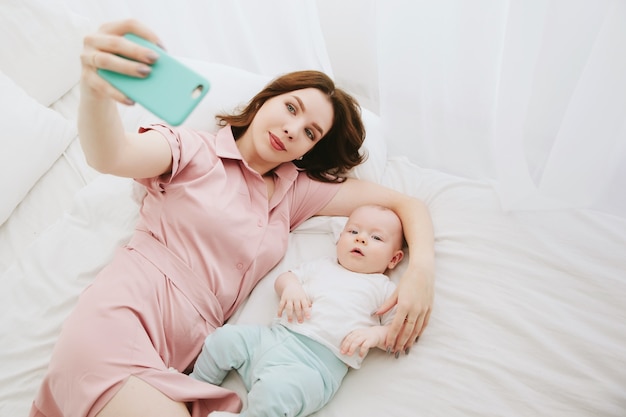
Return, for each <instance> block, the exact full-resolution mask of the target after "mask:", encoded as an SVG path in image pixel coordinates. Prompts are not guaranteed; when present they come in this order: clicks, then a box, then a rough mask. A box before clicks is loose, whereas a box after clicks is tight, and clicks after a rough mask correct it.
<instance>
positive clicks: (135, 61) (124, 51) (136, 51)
mask: <svg viewBox="0 0 626 417" xmlns="http://www.w3.org/2000/svg"><path fill="white" fill-rule="evenodd" d="M126 33H134V34H136V35H137V36H140V37H142V38H144V39H146V40H148V41H150V42H153V43H156V44H160V43H161V42H160V41H159V38H158V37H157V36H156V35H155V34H154V33H153V32H152V31H151V30H150V29H148V28H147V27H146V26H144V25H143V24H141V23H140V22H138V21H136V20H132V19H128V20H123V21H119V22H111V23H105V24H103V25H102V26H101V27H100V28H99V30H98V31H97V32H95V33H93V34H90V35H87V36H86V37H85V39H84V45H83V51H82V53H81V56H80V61H81V64H82V77H81V82H82V94H86V93H92V94H94V95H95V96H97V97H100V98H106V97H110V98H112V99H113V100H115V101H118V102H120V103H124V104H133V102H132V100H130V99H129V98H128V97H126V96H125V95H124V94H123V93H121V92H120V91H118V90H117V89H116V88H114V87H113V86H112V85H111V84H109V83H108V82H106V81H105V80H104V79H102V78H101V77H100V76H99V75H98V73H97V72H96V70H97V69H98V68H103V69H107V70H110V71H115V72H119V73H122V74H127V75H131V76H134V77H146V76H147V75H148V74H150V71H151V67H150V65H151V64H153V63H154V62H155V61H156V60H157V59H158V55H157V54H156V53H155V52H154V51H152V50H150V49H149V48H145V47H143V46H139V45H137V44H136V43H134V42H132V41H130V40H128V39H126V38H124V37H123V36H122V35H124V34H126Z"/></svg>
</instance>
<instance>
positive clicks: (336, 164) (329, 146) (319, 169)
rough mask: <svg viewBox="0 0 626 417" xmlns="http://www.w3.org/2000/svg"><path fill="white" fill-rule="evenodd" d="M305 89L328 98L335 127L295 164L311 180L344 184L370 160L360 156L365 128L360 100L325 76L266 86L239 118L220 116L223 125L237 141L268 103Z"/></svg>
mask: <svg viewBox="0 0 626 417" xmlns="http://www.w3.org/2000/svg"><path fill="white" fill-rule="evenodd" d="M305 88H316V89H318V90H320V91H321V92H323V93H324V94H326V95H327V96H328V98H329V100H330V102H331V103H332V106H333V124H332V127H331V128H330V130H329V131H328V132H327V133H326V135H324V137H323V138H322V139H321V140H320V141H319V142H318V143H317V144H316V145H315V146H314V147H313V149H311V150H310V151H309V152H307V153H306V155H304V156H303V157H302V159H301V160H297V161H293V162H294V163H295V164H296V166H297V167H298V168H301V169H303V170H305V171H306V172H307V174H308V175H309V177H311V178H314V179H317V180H320V181H325V182H342V181H344V179H345V175H346V173H347V172H348V171H349V170H350V169H352V168H354V167H355V166H357V165H359V164H360V163H362V162H363V161H364V160H365V158H366V157H367V155H365V154H362V153H361V152H360V149H361V145H363V141H364V140H365V127H364V126H363V121H362V120H361V108H360V107H359V104H358V103H357V102H356V100H355V99H354V98H353V97H352V96H350V95H349V94H348V93H346V92H345V91H343V90H341V89H339V88H336V87H335V83H334V82H333V80H331V79H330V77H328V76H327V75H326V74H324V73H323V72H320V71H296V72H291V73H288V74H285V75H282V76H280V77H278V78H276V79H274V80H273V81H271V82H270V83H269V84H268V85H266V86H265V88H263V90H261V91H260V92H259V93H258V94H257V95H255V96H254V97H253V98H252V100H250V102H249V103H248V104H247V105H246V106H245V107H244V108H243V110H241V112H239V113H238V114H220V115H218V116H217V118H218V120H219V124H220V125H221V126H225V125H230V126H231V129H232V131H233V135H234V137H235V139H239V138H240V137H241V135H243V134H244V132H245V131H246V130H247V129H248V127H249V126H250V124H251V123H252V120H253V119H254V117H255V116H256V114H257V112H258V110H259V109H260V108H261V106H262V105H263V104H264V103H265V102H266V101H267V100H268V99H270V98H272V97H276V96H278V95H281V94H285V93H288V92H291V91H295V90H302V89H305Z"/></svg>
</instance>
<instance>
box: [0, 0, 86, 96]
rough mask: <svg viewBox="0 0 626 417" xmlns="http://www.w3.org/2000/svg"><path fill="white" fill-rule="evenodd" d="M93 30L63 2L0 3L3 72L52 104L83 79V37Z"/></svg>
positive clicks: (12, 0) (17, 0)
mask: <svg viewBox="0 0 626 417" xmlns="http://www.w3.org/2000/svg"><path fill="white" fill-rule="evenodd" d="M92 29H93V28H92V27H91V25H90V23H89V21H88V20H87V19H85V18H82V17H80V16H78V15H76V14H75V13H72V12H71V11H70V10H69V9H68V8H67V6H66V5H65V3H64V2H62V1H59V0H46V1H41V0H9V1H2V2H0V71H2V72H4V73H5V74H7V75H8V76H9V77H11V78H12V79H13V80H14V81H15V82H16V83H17V84H18V85H19V86H21V87H22V88H23V89H24V90H25V91H26V92H27V93H28V94H29V95H31V96H32V97H34V98H35V99H36V100H37V101H39V102H40V103H41V104H43V105H44V106H46V107H47V106H49V105H50V104H52V103H53V102H54V101H55V100H57V99H58V98H59V97H61V96H62V95H63V94H65V92H67V91H68V90H69V89H70V88H71V87H72V86H73V85H74V84H76V83H77V82H78V80H79V77H80V60H79V55H80V51H81V50H82V41H83V37H84V36H85V35H86V34H87V33H89V32H90V31H91V30H92Z"/></svg>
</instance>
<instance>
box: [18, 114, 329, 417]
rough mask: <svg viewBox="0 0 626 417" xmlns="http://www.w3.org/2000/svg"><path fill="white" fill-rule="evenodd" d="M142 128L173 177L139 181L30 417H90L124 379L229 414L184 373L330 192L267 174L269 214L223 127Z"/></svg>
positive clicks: (226, 395) (211, 391)
mask: <svg viewBox="0 0 626 417" xmlns="http://www.w3.org/2000/svg"><path fill="white" fill-rule="evenodd" d="M148 129H154V130H157V131H159V132H161V133H162V134H163V135H165V136H166V137H167V139H168V141H169V142H170V146H171V149H172V154H173V167H172V174H170V175H168V176H163V177H158V178H151V179H145V180H138V181H139V182H140V183H142V184H144V185H145V186H146V188H147V190H148V193H147V195H146V197H145V199H144V202H143V205H142V207H141V213H140V220H139V222H138V224H137V230H136V232H135V234H134V236H133V238H132V239H131V241H130V242H129V244H128V245H126V246H125V247H123V248H120V249H118V250H117V252H116V254H115V256H114V259H113V260H112V262H111V263H110V264H109V265H108V266H106V267H105V268H104V269H103V270H102V271H101V272H100V273H99V274H98V276H97V277H96V279H95V280H94V282H93V283H92V284H91V285H90V286H89V287H88V288H87V289H86V290H85V291H84V292H83V294H82V295H81V296H80V298H79V301H78V304H77V306H76V308H75V309H74V311H73V312H72V314H70V316H69V317H68V319H67V320H66V322H65V323H64V325H63V329H62V331H61V335H60V336H59V339H58V341H57V344H56V345H55V349H54V352H53V355H52V358H51V361H50V365H49V368H48V371H47V374H46V377H45V379H44V381H43V383H42V385H41V388H40V391H39V393H38V395H37V397H36V398H35V400H34V402H33V407H32V409H31V413H30V415H31V416H47V417H63V416H64V417H82V416H94V415H96V414H97V413H98V412H99V411H100V410H101V409H102V407H103V406H104V405H105V404H106V403H107V402H108V401H109V400H110V399H111V398H112V397H113V395H114V394H115V393H116V392H117V390H119V388H120V387H121V386H122V385H123V384H124V382H125V381H126V380H127V379H128V377H129V376H130V375H134V376H136V377H138V378H141V379H142V380H144V381H145V382H147V383H149V384H150V385H152V386H154V387H155V388H157V389H158V390H160V391H161V392H163V393H164V394H165V395H167V396H168V397H170V398H172V399H173V400H175V401H180V402H186V403H189V404H190V406H191V411H192V415H193V416H194V417H196V416H206V415H207V414H208V413H209V412H210V411H212V410H215V409H221V410H230V411H238V410H239V408H240V407H241V403H240V400H239V398H238V397H237V395H236V394H235V393H234V392H232V391H229V390H226V389H224V388H221V387H218V386H214V385H210V384H208V383H205V382H200V381H197V380H194V379H192V378H190V377H188V376H187V375H185V373H184V372H185V371H190V370H191V368H192V367H193V362H194V360H195V358H196V356H197V355H198V353H199V352H200V350H201V348H202V344H203V342H204V338H205V337H206V335H207V334H208V333H210V332H212V331H213V330H214V329H215V328H217V327H219V326H221V325H222V324H223V323H224V321H225V320H226V319H228V318H229V317H230V316H231V315H232V313H233V312H234V311H235V309H236V308H237V307H238V306H239V305H240V303H241V302H242V301H243V300H244V299H245V298H246V297H247V296H248V295H249V294H250V291H251V290H252V289H253V288H254V286H255V285H256V284H257V282H258V281H259V280H260V279H261V278H262V277H263V276H264V275H265V274H266V273H267V272H269V271H270V269H271V268H273V267H274V266H275V265H276V264H277V263H278V262H279V261H280V259H281V258H282V257H283V255H284V254H285V251H286V248H287V241H288V233H289V231H290V230H291V229H293V228H295V227H296V226H298V225H299V224H300V223H302V222H303V221H304V220H306V219H308V218H309V217H311V216H312V215H314V214H315V213H316V212H318V211H319V210H320V209H321V208H322V207H324V206H325V205H326V204H327V203H328V202H329V201H330V199H331V198H332V197H333V196H334V195H335V193H336V192H337V191H338V189H339V188H338V185H337V184H328V183H321V182H317V181H313V180H311V179H309V178H308V177H307V175H306V174H305V173H304V172H299V171H298V170H297V169H296V167H295V166H294V165H293V164H289V163H287V164H283V165H281V166H280V167H279V168H277V169H276V170H275V174H274V178H275V190H274V194H273V196H272V198H271V200H270V201H269V204H268V200H267V186H266V184H265V181H264V180H263V178H262V177H261V176H260V175H259V174H258V173H256V172H255V171H252V170H251V169H250V168H249V167H248V166H247V164H246V163H245V162H244V161H243V160H242V159H241V155H240V153H239V150H238V149H237V146H236V144H235V140H234V138H233V136H232V132H231V130H230V128H229V127H225V128H223V129H221V130H220V131H219V132H218V133H217V135H211V134H208V133H202V132H196V131H191V130H186V129H183V128H181V129H177V130H173V129H171V128H168V127H166V126H161V125H154V126H150V127H149V128H148ZM170 368H174V369H175V370H176V371H178V372H176V371H172V369H170Z"/></svg>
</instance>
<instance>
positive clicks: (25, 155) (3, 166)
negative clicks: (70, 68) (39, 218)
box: [0, 72, 76, 224]
mask: <svg viewBox="0 0 626 417" xmlns="http://www.w3.org/2000/svg"><path fill="white" fill-rule="evenodd" d="M0 91H2V94H1V95H0V114H1V115H2V117H3V123H2V136H0V145H1V147H2V152H0V170H1V171H0V190H2V199H1V200H0V201H1V202H0V224H2V223H4V222H5V221H6V219H7V218H8V217H9V216H10V215H11V212H12V211H13V209H14V208H15V207H17V205H18V204H19V202H20V201H22V199H23V198H24V196H25V195H26V194H27V193H28V191H29V190H30V189H31V188H32V186H33V185H35V183H36V182H37V180H38V179H39V178H40V177H41V176H42V175H43V174H44V173H45V172H46V171H47V170H48V169H49V168H50V167H51V166H52V164H53V163H54V161H56V160H57V158H58V157H59V156H60V155H61V154H62V153H63V151H64V150H65V148H66V147H67V145H68V144H69V143H70V142H71V140H72V139H73V138H74V137H76V128H75V127H74V125H73V124H71V123H70V122H68V121H67V120H66V119H64V118H63V117H61V116H60V115H58V114H57V113H55V112H54V111H52V110H50V109H48V108H47V107H44V106H42V105H41V104H39V103H37V102H36V101H35V100H34V99H33V98H32V97H30V96H28V95H27V94H26V93H25V92H24V91H23V90H22V89H21V88H19V87H18V86H17V85H16V84H15V83H14V82H13V81H12V80H11V79H9V78H8V77H7V76H6V75H4V74H3V73H2V72H0Z"/></svg>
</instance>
